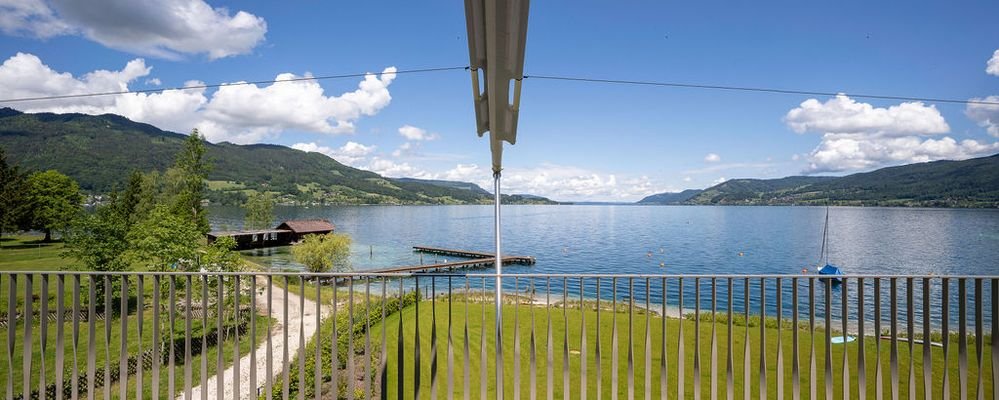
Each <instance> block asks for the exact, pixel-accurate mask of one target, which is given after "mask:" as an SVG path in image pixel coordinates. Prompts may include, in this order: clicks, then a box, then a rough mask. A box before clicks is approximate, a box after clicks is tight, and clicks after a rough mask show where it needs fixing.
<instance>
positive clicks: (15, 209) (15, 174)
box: [0, 147, 27, 245]
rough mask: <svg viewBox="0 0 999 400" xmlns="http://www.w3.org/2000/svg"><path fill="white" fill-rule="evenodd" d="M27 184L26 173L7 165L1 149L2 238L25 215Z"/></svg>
mask: <svg viewBox="0 0 999 400" xmlns="http://www.w3.org/2000/svg"><path fill="white" fill-rule="evenodd" d="M25 182H26V179H25V176H24V173H23V172H21V170H20V168H18V167H17V166H16V165H8V164H7V155H6V154H5V153H4V150H3V148H2V147H0V238H2V237H3V233H4V232H6V231H7V229H8V228H12V227H14V226H15V225H16V224H17V222H18V220H19V219H21V215H22V214H23V213H24V200H25V197H26V195H27V193H26V192H27V184H26V183H25ZM0 245H3V242H0Z"/></svg>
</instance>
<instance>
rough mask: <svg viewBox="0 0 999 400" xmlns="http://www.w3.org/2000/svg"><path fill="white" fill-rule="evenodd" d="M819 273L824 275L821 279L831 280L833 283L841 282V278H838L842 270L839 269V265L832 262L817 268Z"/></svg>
mask: <svg viewBox="0 0 999 400" xmlns="http://www.w3.org/2000/svg"><path fill="white" fill-rule="evenodd" d="M819 275H823V276H825V277H824V278H822V279H830V280H832V282H833V284H839V283H842V282H843V280H842V279H840V278H839V276H842V275H843V271H841V270H840V269H839V267H837V266H835V265H832V264H826V266H824V267H822V268H819Z"/></svg>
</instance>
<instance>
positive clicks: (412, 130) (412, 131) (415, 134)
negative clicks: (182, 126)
mask: <svg viewBox="0 0 999 400" xmlns="http://www.w3.org/2000/svg"><path fill="white" fill-rule="evenodd" d="M399 134H400V135H402V137H404V138H406V140H427V141H429V140H436V139H438V138H439V137H440V136H439V135H438V134H436V133H428V132H427V130H426V129H422V128H417V127H415V126H412V125H403V126H402V127H401V128H399Z"/></svg>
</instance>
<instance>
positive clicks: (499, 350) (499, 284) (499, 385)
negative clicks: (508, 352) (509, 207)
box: [493, 171, 503, 399]
mask: <svg viewBox="0 0 999 400" xmlns="http://www.w3.org/2000/svg"><path fill="white" fill-rule="evenodd" d="M493 186H494V187H493V193H495V196H496V198H495V201H494V202H495V210H494V215H495V221H494V224H495V227H496V398H497V399H502V398H503V309H502V307H503V278H502V274H503V258H502V255H500V172H499V171H495V172H493Z"/></svg>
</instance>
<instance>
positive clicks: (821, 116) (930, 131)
mask: <svg viewBox="0 0 999 400" xmlns="http://www.w3.org/2000/svg"><path fill="white" fill-rule="evenodd" d="M784 122H785V123H787V125H788V127H790V128H791V129H792V130H794V131H795V132H797V133H805V132H830V133H855V134H865V135H882V136H911V135H934V134H940V133H946V132H948V131H950V127H949V126H948V125H947V122H946V121H944V118H943V116H942V115H940V112H939V111H937V108H936V107H935V106H932V105H931V106H926V105H923V103H922V102H909V103H902V104H899V105H895V106H891V107H888V108H876V107H874V106H872V105H870V104H867V103H858V102H857V101H855V100H853V99H851V98H849V97H847V96H846V95H843V94H840V95H837V96H836V97H834V98H832V99H829V100H827V101H826V102H825V103H821V102H819V101H818V100H816V99H808V100H805V101H804V102H802V103H801V105H800V106H798V107H797V108H795V109H792V110H791V111H788V113H787V115H786V116H784Z"/></svg>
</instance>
